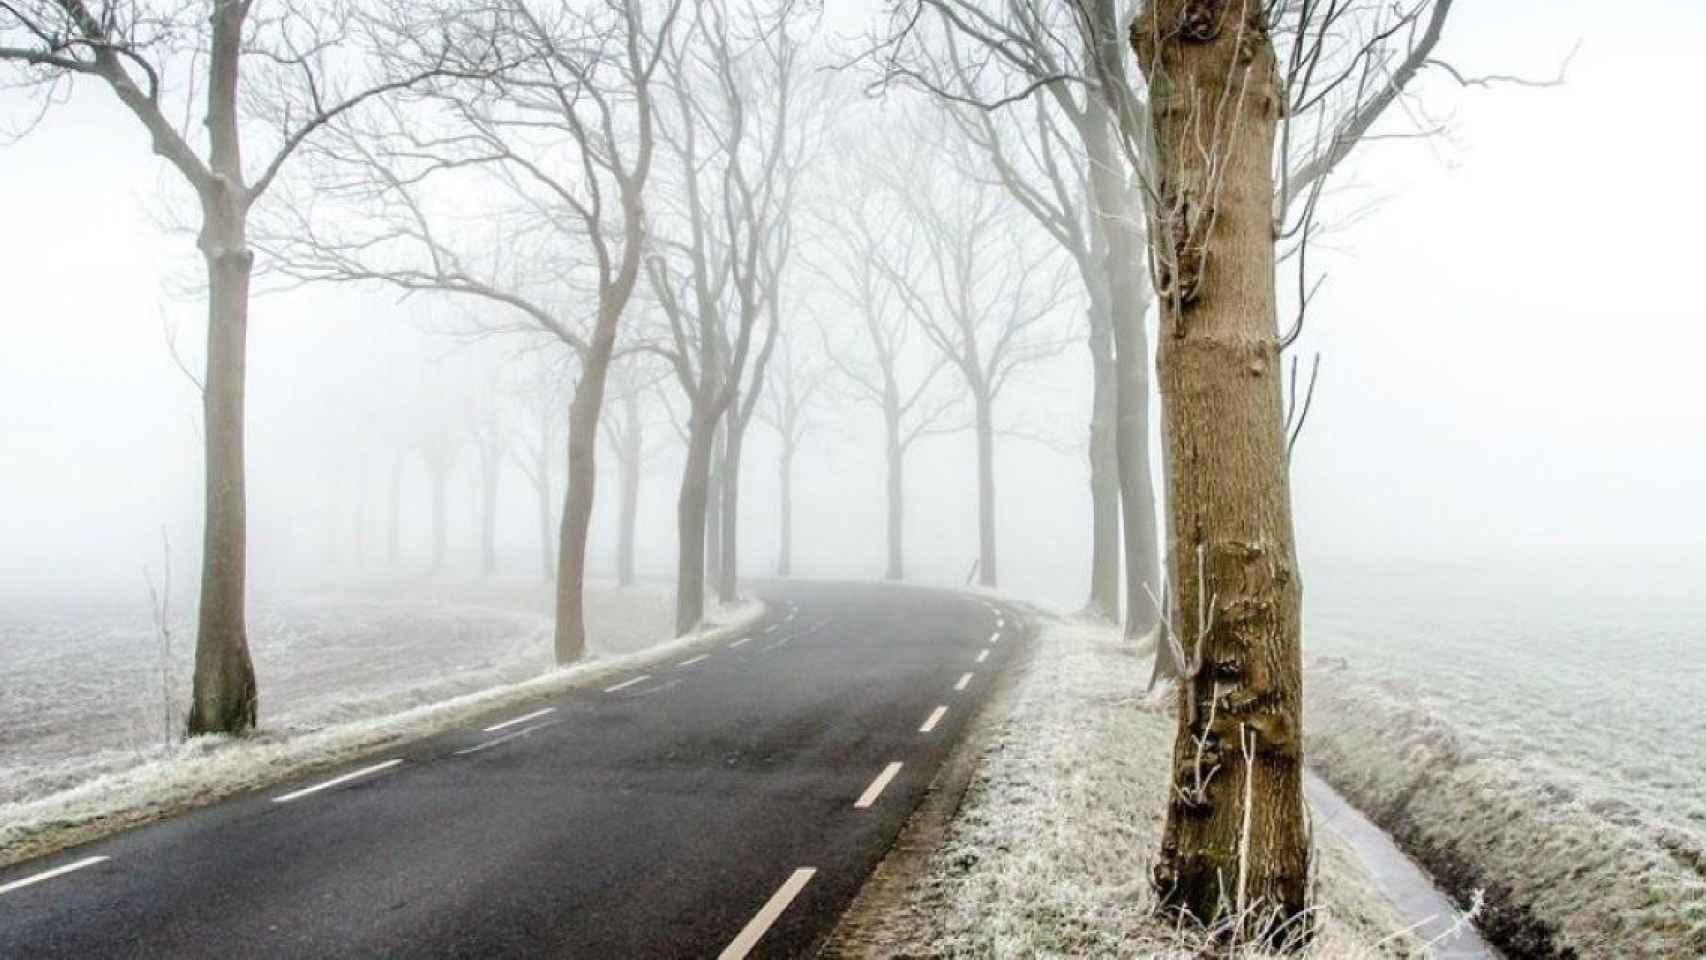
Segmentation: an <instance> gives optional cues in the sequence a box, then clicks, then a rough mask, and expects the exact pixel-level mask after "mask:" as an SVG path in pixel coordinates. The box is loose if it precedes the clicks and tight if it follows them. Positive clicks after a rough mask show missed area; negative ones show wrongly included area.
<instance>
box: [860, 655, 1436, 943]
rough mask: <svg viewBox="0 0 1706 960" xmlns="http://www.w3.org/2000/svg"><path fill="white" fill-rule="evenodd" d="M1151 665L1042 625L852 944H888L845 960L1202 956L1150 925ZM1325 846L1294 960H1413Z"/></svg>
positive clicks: (1385, 916)
mask: <svg viewBox="0 0 1706 960" xmlns="http://www.w3.org/2000/svg"><path fill="white" fill-rule="evenodd" d="M1149 667H1150V664H1149V658H1148V657H1145V656H1137V655H1134V653H1133V650H1132V648H1131V646H1130V645H1129V644H1127V643H1124V642H1122V641H1121V639H1120V638H1119V636H1118V633H1117V632H1116V631H1113V630H1109V629H1105V628H1099V627H1088V626H1082V625H1068V624H1055V625H1052V626H1046V629H1045V631H1044V634H1043V636H1042V637H1041V638H1040V639H1039V640H1038V641H1037V643H1036V646H1035V649H1034V652H1033V655H1032V660H1031V663H1030V665H1029V666H1028V668H1026V671H1025V674H1024V675H1023V677H1022V678H1021V679H1019V681H1018V684H1019V685H1018V686H1017V687H1016V688H1015V689H1014V691H1013V693H1012V701H1011V705H1012V706H1011V711H1010V712H1009V713H1008V714H1007V715H1006V716H1004V717H999V718H992V719H991V721H990V722H992V723H994V724H996V727H995V728H994V730H993V732H992V736H991V740H990V742H989V747H988V748H987V749H986V750H985V751H984V753H983V754H982V755H981V756H980V757H979V758H978V759H977V770H976V773H975V774H974V779H973V780H972V783H971V786H970V788H969V789H968V791H967V793H966V796H965V799H964V801H963V803H962V804H961V806H960V808H959V811H958V813H957V814H956V815H955V816H954V818H953V820H952V821H951V822H950V823H949V825H948V827H947V833H946V837H945V839H944V841H943V842H942V843H941V845H940V846H939V847H938V848H937V849H936V850H935V851H934V852H933V853H931V854H930V856H929V858H928V861H927V865H926V867H925V868H924V870H923V872H922V875H921V876H918V877H915V878H913V879H912V880H911V882H910V883H909V885H908V887H907V889H906V892H905V894H904V898H903V902H902V903H901V904H900V905H899V907H898V908H897V909H896V910H893V911H890V913H891V914H892V915H889V916H885V917H883V918H882V920H881V922H880V926H881V931H880V935H879V934H877V933H875V932H861V933H859V934H858V936H862V937H865V938H867V939H881V940H882V944H881V946H880V947H876V946H871V945H869V944H866V945H863V946H861V945H859V944H854V943H846V942H843V943H839V944H837V945H836V947H837V949H838V950H839V951H840V953H839V955H841V956H866V955H875V956H882V957H932V958H936V957H980V958H995V957H1000V958H1007V957H1062V958H1064V957H1074V958H1077V957H1085V958H1091V957H1110V958H1111V957H1120V958H1128V957H1158V956H1159V957H1181V958H1182V957H1190V956H1197V955H1198V953H1197V951H1198V950H1199V949H1200V948H1201V947H1202V945H1203V944H1202V936H1201V934H1193V933H1191V932H1190V931H1180V930H1175V929H1173V928H1171V927H1170V926H1169V925H1168V924H1166V923H1164V922H1159V921H1157V919H1156V918H1155V914H1154V899H1153V897H1152V895H1151V893H1150V890H1149V886H1148V882H1147V879H1146V878H1147V877H1148V876H1149V868H1150V864H1151V863H1152V861H1153V858H1154V852H1155V845H1156V843H1157V842H1158V841H1159V838H1160V835H1161V821H1162V817H1163V814H1164V807H1165V801H1166V796H1167V771H1168V769H1169V760H1168V758H1169V757H1170V755H1171V751H1172V740H1173V718H1172V709H1171V706H1170V697H1166V696H1161V697H1149V696H1143V695H1141V691H1142V689H1143V685H1144V683H1145V682H1146V680H1147V678H1148V675H1149ZM1321 843H1322V849H1321V850H1320V852H1319V857H1318V864H1319V884H1318V889H1319V891H1320V911H1321V912H1320V916H1319V919H1320V936H1319V937H1318V939H1317V940H1316V942H1315V944H1314V945H1313V946H1312V947H1310V948H1309V950H1308V951H1306V952H1305V953H1304V954H1303V956H1306V957H1316V958H1351V957H1378V956H1388V955H1390V956H1413V955H1414V951H1415V949H1416V948H1417V945H1416V944H1415V943H1413V942H1412V941H1410V940H1409V939H1408V938H1407V937H1404V936H1403V935H1401V934H1399V935H1393V934H1392V933H1391V932H1392V931H1397V930H1399V929H1400V928H1401V927H1402V926H1403V924H1402V923H1401V922H1400V921H1399V920H1398V919H1397V916H1396V915H1395V914H1394V913H1392V912H1391V910H1390V908H1389V907H1388V906H1387V905H1386V904H1385V902H1384V901H1383V900H1381V899H1379V897H1378V895H1374V894H1371V893H1370V892H1369V891H1370V890H1371V889H1372V887H1373V884H1372V883H1371V882H1370V880H1369V878H1368V876H1367V875H1366V874H1365V873H1363V871H1362V869H1361V867H1360V865H1359V864H1358V863H1357V861H1356V860H1355V857H1354V855H1352V854H1351V853H1350V851H1348V850H1347V849H1346V848H1344V847H1343V846H1342V845H1341V844H1340V843H1339V841H1337V839H1335V838H1334V837H1332V835H1331V834H1327V833H1325V832H1324V833H1323V836H1322V837H1321ZM852 935H853V934H849V936H852ZM1383 940H1384V941H1386V942H1385V943H1384V944H1382V942H1381V941H1383ZM1243 955H1244V956H1254V955H1256V954H1243Z"/></svg>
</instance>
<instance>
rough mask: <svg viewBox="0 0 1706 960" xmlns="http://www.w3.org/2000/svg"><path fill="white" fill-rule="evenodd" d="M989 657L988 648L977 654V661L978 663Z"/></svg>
mask: <svg viewBox="0 0 1706 960" xmlns="http://www.w3.org/2000/svg"><path fill="white" fill-rule="evenodd" d="M988 659H989V651H988V650H984V651H981V652H979V653H978V655H977V662H978V663H982V662H983V661H985V660H988Z"/></svg>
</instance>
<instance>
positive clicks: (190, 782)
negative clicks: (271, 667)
mask: <svg viewBox="0 0 1706 960" xmlns="http://www.w3.org/2000/svg"><path fill="white" fill-rule="evenodd" d="M744 599H745V600H747V601H750V602H751V603H752V604H753V609H752V610H750V611H746V612H744V613H743V615H741V616H739V617H738V618H736V619H735V620H732V621H730V622H729V623H724V624H714V625H710V626H708V627H707V628H706V629H704V630H702V631H700V632H696V633H693V634H689V635H688V636H685V637H675V638H672V639H668V640H664V641H661V642H659V643H656V644H654V645H652V646H650V647H648V648H646V649H644V650H637V651H634V652H633V653H627V654H622V655H620V656H616V657H610V658H605V659H597V660H589V661H586V662H585V663H581V664H575V665H572V666H569V667H563V668H558V669H557V670H553V671H547V672H546V673H544V674H541V675H540V676H539V677H535V678H533V679H531V680H525V681H522V682H520V683H516V684H508V685H502V686H497V687H490V688H487V689H485V690H480V691H475V692H473V693H469V694H464V695H462V696H459V697H454V698H451V699H449V700H444V701H440V702H438V703H432V704H425V705H423V706H419V707H415V708H412V709H410V710H405V711H402V712H400V713H395V714H388V715H385V716H382V717H375V718H370V719H367V720H359V721H352V722H348V723H342V724H331V725H328V726H326V727H322V728H320V729H317V730H313V731H309V732H298V733H295V734H292V735H289V736H285V737H283V738H281V739H279V740H273V741H269V740H265V739H262V738H261V737H246V738H239V739H235V740H233V739H232V738H224V737H218V738H198V739H203V740H207V741H208V742H209V743H212V744H214V745H213V746H212V747H211V750H210V752H223V751H226V750H231V749H240V748H242V747H243V746H254V747H256V748H260V749H264V748H266V747H277V748H278V749H279V750H280V752H281V754H282V756H280V757H277V758H274V759H271V760H269V762H268V765H267V766H265V767H262V768H260V769H257V770H255V771H253V772H252V773H251V774H250V775H249V776H246V777H240V778H238V777H232V778H228V779H224V780H221V779H220V778H219V777H218V776H217V775H208V776H206V777H196V776H194V775H188V774H184V775H182V779H181V781H179V782H178V783H176V784H175V787H176V789H162V790H161V791H159V792H157V793H155V794H154V795H151V796H150V795H144V796H140V797H136V798H135V799H131V800H128V801H118V800H115V801H112V802H110V803H106V804H102V803H100V802H99V801H95V802H92V803H90V804H89V806H88V808H87V809H86V810H84V811H83V812H80V813H67V814H66V815H65V816H63V817H53V816H52V813H51V811H52V810H53V809H54V807H53V804H55V803H56V802H57V803H58V804H60V805H61V806H70V805H71V804H73V803H75V802H76V800H77V798H78V797H79V795H81V794H85V793H92V792H96V791H98V790H99V789H100V788H101V787H103V786H106V787H110V786H111V785H112V784H113V783H114V782H115V781H123V780H124V779H126V778H127V777H130V778H134V777H136V776H138V775H139V771H143V770H145V769H147V768H148V767H149V766H150V765H149V764H144V765H143V766H142V767H133V768H129V769H127V770H123V771H119V772H117V773H113V774H108V775H106V776H102V777H97V778H96V779H94V780H91V781H88V782H87V783H83V784H79V785H77V786H75V787H71V788H68V789H66V790H64V791H60V792H59V793H55V794H49V795H47V796H44V797H40V798H37V799H35V800H30V801H25V802H24V803H21V804H18V805H17V806H19V807H20V808H24V809H28V808H31V807H37V806H40V807H45V808H46V809H47V811H48V812H45V813H42V814H40V815H38V817H37V820H39V821H40V825H39V826H38V825H35V823H34V822H32V821H30V820H28V819H23V825H22V826H18V827H15V828H14V829H17V830H18V831H19V836H18V838H17V839H16V840H13V841H11V842H8V843H6V844H5V845H4V846H0V870H4V869H9V868H11V867H15V866H17V865H18V864H21V863H25V862H28V861H31V860H37V859H40V858H43V857H47V856H51V855H53V854H56V853H60V852H63V851H65V850H68V849H71V848H73V847H80V846H84V845H86V844H90V843H94V842H96V841H98V840H103V839H106V838H107V837H111V836H114V835H116V834H119V833H124V832H126V831H129V830H135V829H138V828H140V827H144V826H147V825H149V824H153V823H158V822H160V821H162V820H168V819H171V818H172V817H176V816H181V815H183V814H185V813H189V812H191V811H194V810H198V809H201V808H203V807H209V806H212V805H214V804H217V803H221V802H223V801H226V800H230V799H232V798H234V797H238V796H241V795H243V794H246V793H252V792H254V791H257V790H264V789H268V788H272V787H276V786H278V785H279V784H281V783H286V782H288V781H292V780H298V779H301V778H303V777H305V776H307V775H310V774H315V773H320V772H324V771H326V770H330V769H334V768H337V767H342V766H347V765H350V764H354V763H359V762H360V761H363V760H366V759H369V758H371V757H374V756H376V755H377V754H379V753H381V752H386V751H395V750H398V749H400V748H404V747H409V746H412V745H415V744H418V743H421V742H423V741H425V740H429V739H431V738H433V737H436V736H440V735H442V734H444V733H447V732H449V731H450V730H451V729H453V728H455V727H458V726H462V725H464V724H469V723H472V722H474V721H477V720H479V719H480V718H482V717H488V716H490V715H493V714H496V713H498V712H501V711H512V710H516V709H519V708H522V707H525V706H527V705H530V704H535V703H540V702H543V701H546V700H550V699H553V698H555V697H560V696H562V695H563V694H565V693H568V692H569V691H572V690H578V689H586V688H592V687H597V686H598V685H599V684H601V683H603V682H604V681H605V680H607V679H608V678H609V677H610V676H611V675H613V674H617V673H621V672H626V671H629V670H635V669H641V668H644V667H648V666H651V665H653V664H657V663H661V662H663V661H666V660H669V659H672V658H674V657H678V656H680V655H681V654H682V653H683V652H687V651H692V650H697V649H700V648H701V647H710V646H715V645H716V644H719V643H722V642H723V641H725V640H728V639H729V638H730V637H733V636H736V635H737V634H740V633H744V632H746V631H748V630H749V629H750V628H751V627H753V626H754V625H755V624H758V623H761V622H763V620H764V618H765V617H766V616H768V615H769V614H770V613H771V612H772V611H773V610H774V609H775V608H774V607H773V606H772V605H771V604H770V603H768V602H766V601H765V600H764V599H763V598H762V597H760V596H757V595H756V594H754V595H751V596H748V597H746V598H744ZM410 718H414V719H415V720H416V721H418V723H417V725H413V726H411V725H410ZM364 728H366V732H364ZM264 736H265V734H264V733H263V737H264ZM316 738H320V739H325V740H329V741H332V742H331V743H328V744H326V745H324V746H323V747H321V748H320V749H319V751H316V750H315V747H314V745H313V741H314V740H315V739H316ZM340 739H342V740H343V742H338V741H339V740H340ZM190 759H191V760H192V761H193V760H194V759H196V758H194V757H191V758H190ZM157 762H158V763H163V764H168V765H169V764H173V763H174V762H182V759H181V758H174V759H169V760H164V761H157ZM5 829H7V824H5V823H3V822H0V831H3V830H5Z"/></svg>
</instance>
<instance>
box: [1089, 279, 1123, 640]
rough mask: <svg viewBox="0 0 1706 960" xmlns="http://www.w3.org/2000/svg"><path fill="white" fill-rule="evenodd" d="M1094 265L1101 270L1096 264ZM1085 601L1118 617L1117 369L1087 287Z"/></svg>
mask: <svg viewBox="0 0 1706 960" xmlns="http://www.w3.org/2000/svg"><path fill="white" fill-rule="evenodd" d="M1094 269H1098V270H1099V269H1100V265H1097V266H1096V267H1095V268H1094ZM1089 346H1090V369H1091V370H1092V381H1093V387H1092V396H1091V404H1090V410H1091V413H1090V530H1091V542H1090V600H1089V602H1088V603H1087V604H1086V605H1085V613H1087V614H1089V615H1091V616H1094V617H1099V618H1101V619H1104V620H1108V621H1111V622H1118V620H1119V616H1120V569H1121V565H1120V463H1119V447H1118V417H1119V395H1118V380H1117V378H1118V376H1119V373H1118V367H1117V364H1116V363H1115V361H1114V343H1113V321H1112V318H1111V316H1110V314H1109V312H1108V309H1107V296H1106V290H1105V289H1103V290H1096V289H1095V288H1094V287H1092V293H1091V304H1090V340H1089Z"/></svg>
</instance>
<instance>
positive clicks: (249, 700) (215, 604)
mask: <svg viewBox="0 0 1706 960" xmlns="http://www.w3.org/2000/svg"><path fill="white" fill-rule="evenodd" d="M210 221H211V222H210V223H209V225H208V228H207V230H206V231H205V232H204V234H203V241H202V245H203V252H204V255H205V258H206V261H207V275H208V288H209V289H208V316H207V380H206V389H205V391H204V392H203V394H202V410H203V416H204V428H205V429H204V433H205V438H206V444H207V446H206V459H205V464H204V466H205V469H206V491H205V493H206V511H207V514H206V521H205V525H204V527H203V529H202V564H201V608H200V610H199V612H198V616H197V624H196V645H195V680H194V686H193V693H192V700H191V703H190V713H189V719H188V728H189V732H190V734H191V735H192V736H193V735H196V734H201V733H241V732H243V731H245V730H249V729H251V728H253V727H254V725H255V720H256V717H257V713H258V708H257V703H258V698H257V695H256V690H255V667H254V663H253V662H252V661H251V660H250V658H249V638H248V633H247V630H246V627H245V624H244V575H245V567H246V557H247V550H248V546H247V544H248V538H247V522H248V521H247V505H246V498H245V493H244V461H243V408H244V386H245V383H244V382H245V379H246V374H247V363H246V359H245V354H246V350H247V340H248V324H249V317H248V313H249V276H250V270H251V267H252V265H253V260H254V257H253V254H252V253H250V252H249V250H248V249H247V247H246V245H245V244H244V241H243V236H242V234H243V230H242V223H241V221H240V220H236V221H231V220H227V219H226V218H225V216H223V215H220V214H217V213H216V214H215V215H213V216H211V217H210Z"/></svg>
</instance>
